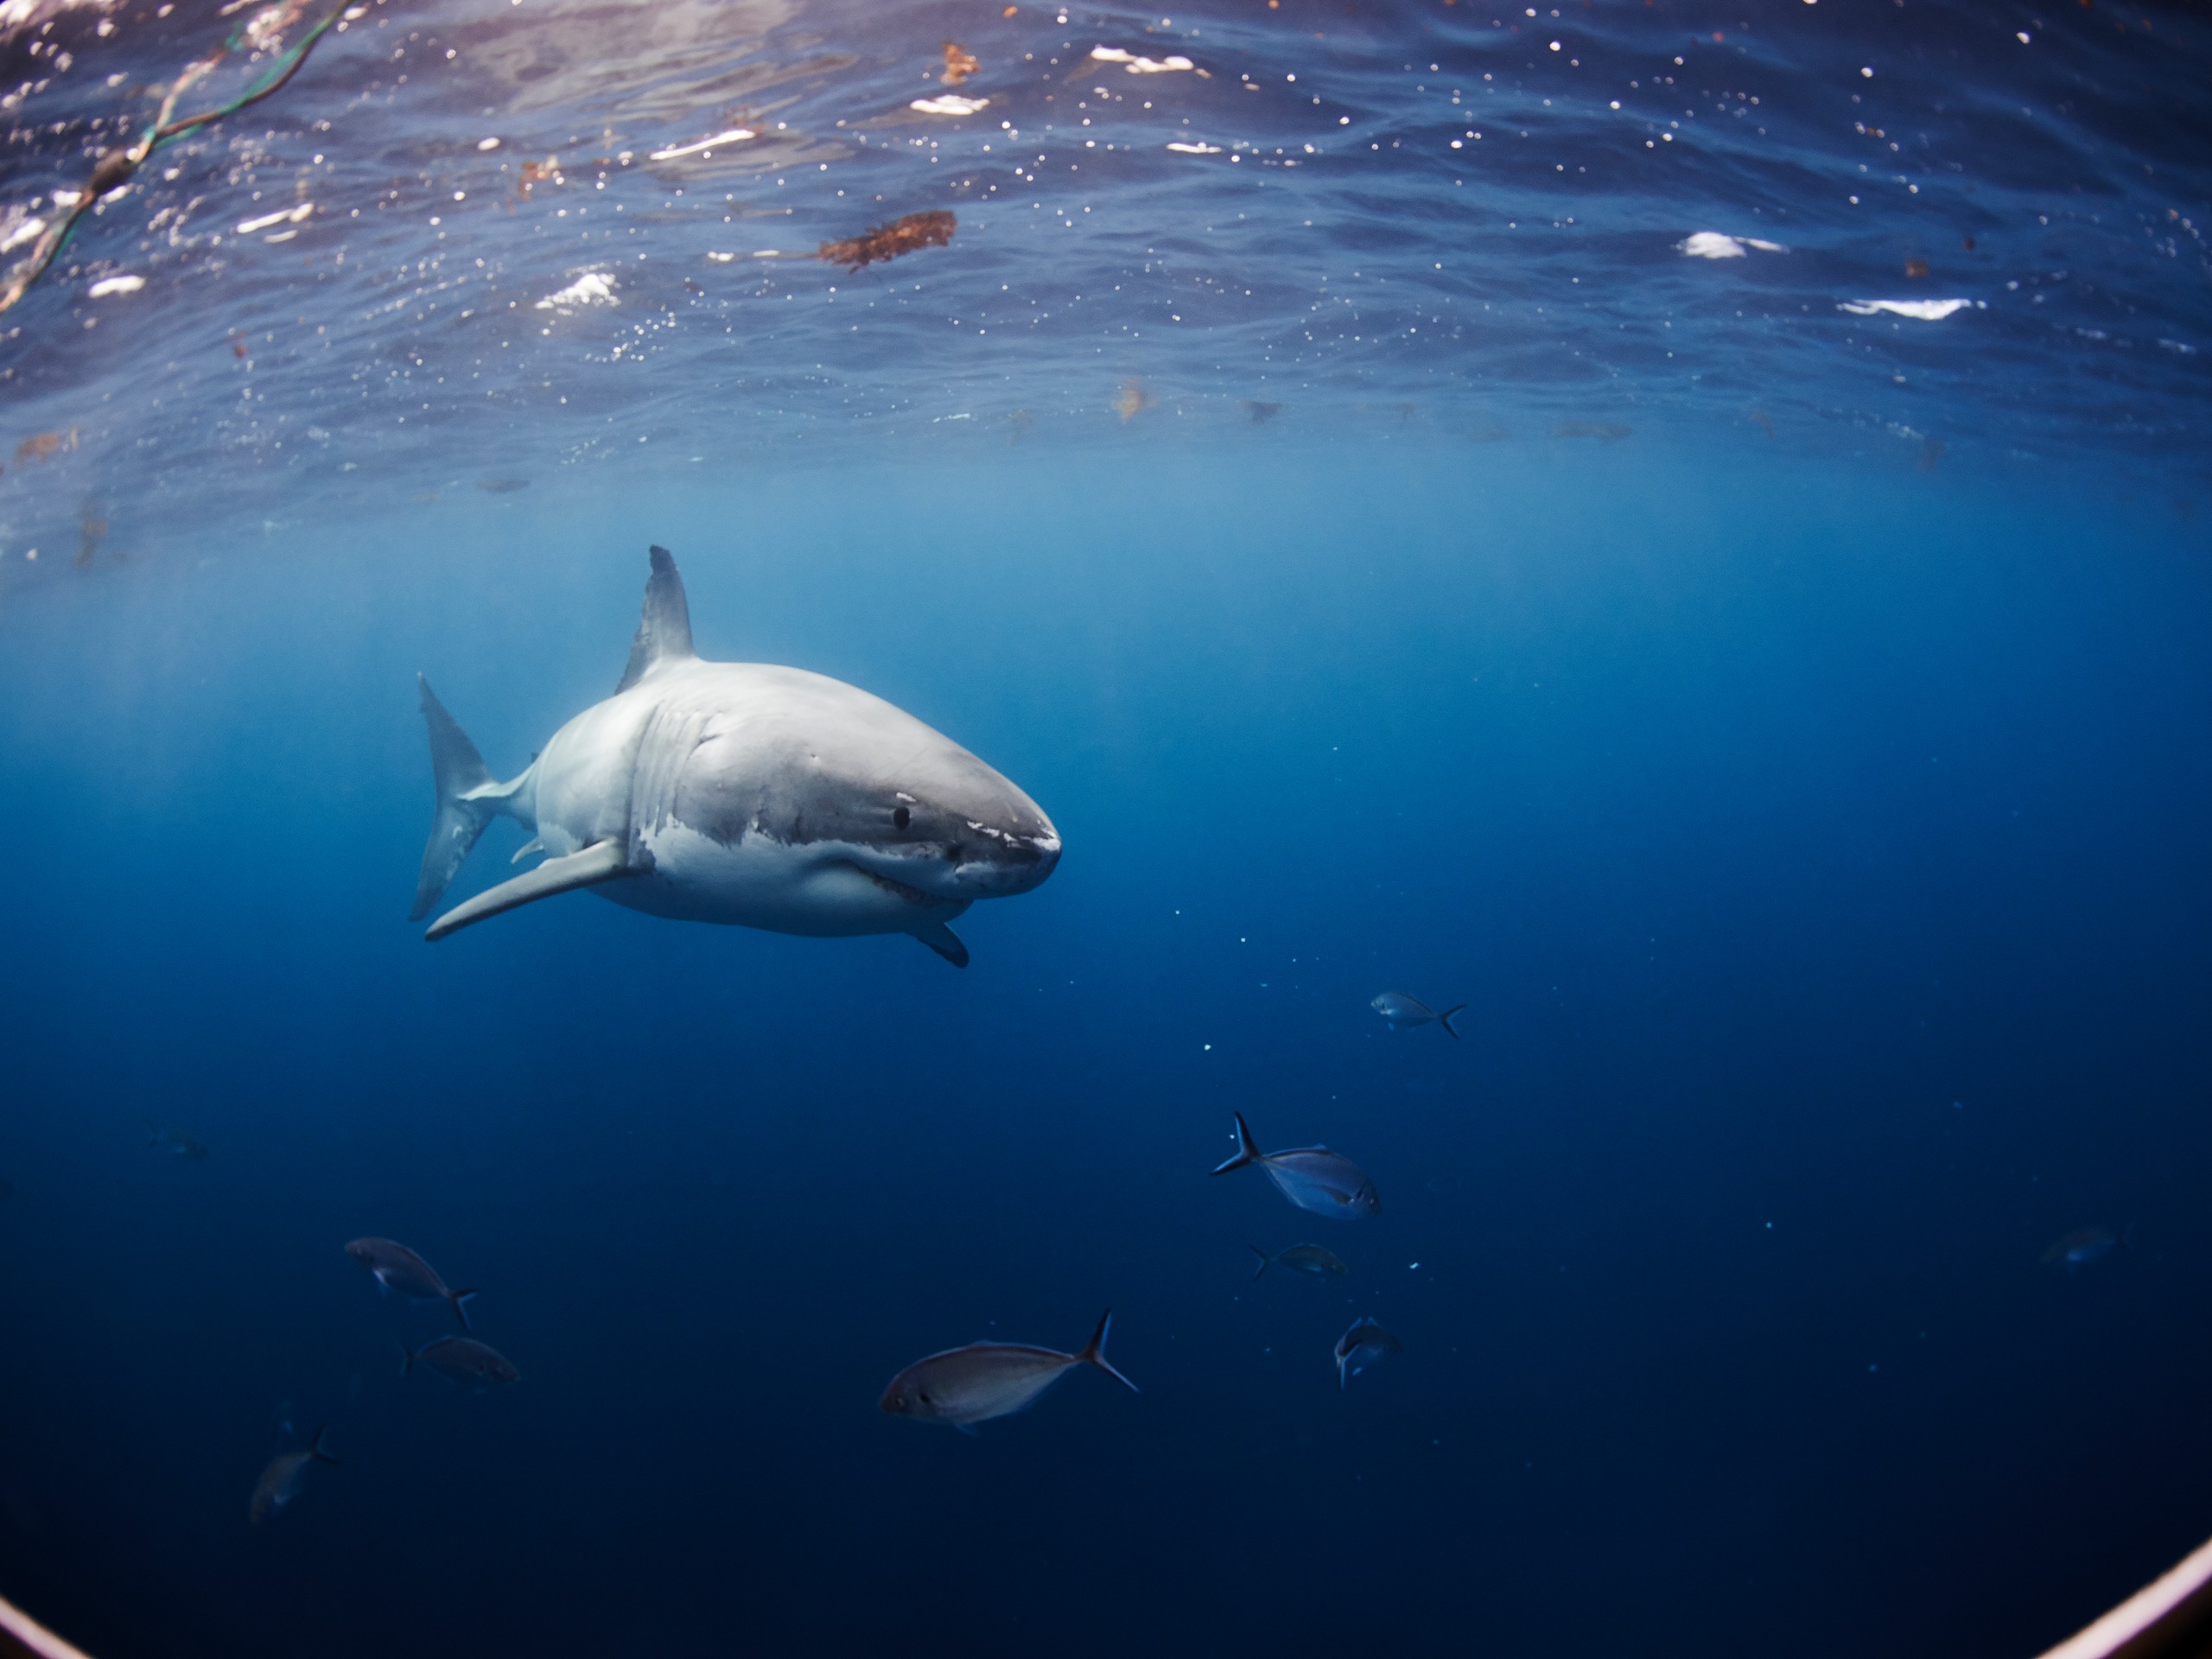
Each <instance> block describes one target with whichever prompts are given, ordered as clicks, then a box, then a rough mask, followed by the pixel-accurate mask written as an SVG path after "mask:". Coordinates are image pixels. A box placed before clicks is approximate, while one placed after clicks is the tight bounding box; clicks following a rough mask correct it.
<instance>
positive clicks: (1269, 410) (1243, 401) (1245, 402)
mask: <svg viewBox="0 0 2212 1659" xmlns="http://www.w3.org/2000/svg"><path fill="white" fill-rule="evenodd" d="M1236 406H1237V408H1239V409H1241V410H1243V411H1244V412H1245V413H1246V414H1247V415H1249V416H1251V417H1252V424H1253V425H1255V426H1265V425H1266V424H1267V423H1268V422H1269V421H1272V420H1273V419H1274V417H1275V416H1278V415H1280V414H1281V413H1282V405H1281V404H1263V403H1262V402H1261V401H1260V400H1259V399H1258V398H1257V397H1244V398H1240V399H1239V400H1238V401H1237V404H1236Z"/></svg>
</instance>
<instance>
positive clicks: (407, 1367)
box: [399, 1342, 415, 1376]
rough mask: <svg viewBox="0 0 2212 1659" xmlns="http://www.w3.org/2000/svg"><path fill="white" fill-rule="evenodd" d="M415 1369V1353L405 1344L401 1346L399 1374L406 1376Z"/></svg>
mask: <svg viewBox="0 0 2212 1659" xmlns="http://www.w3.org/2000/svg"><path fill="white" fill-rule="evenodd" d="M414 1369H415V1351H414V1350H413V1349H412V1348H410V1347H409V1346H408V1345H407V1344H405V1343H404V1342H403V1343H401V1344H399V1374H400V1376H406V1375H407V1373H408V1372H410V1371H411V1370H414Z"/></svg>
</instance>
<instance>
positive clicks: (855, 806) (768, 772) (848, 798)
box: [409, 547, 1060, 968]
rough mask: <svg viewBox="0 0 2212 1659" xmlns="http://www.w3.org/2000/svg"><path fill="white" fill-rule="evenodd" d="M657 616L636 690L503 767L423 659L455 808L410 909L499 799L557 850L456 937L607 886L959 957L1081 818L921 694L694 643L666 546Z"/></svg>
mask: <svg viewBox="0 0 2212 1659" xmlns="http://www.w3.org/2000/svg"><path fill="white" fill-rule="evenodd" d="M416 680H417V683H418V684H419V685H420V686H421V688H422V693H423V720H424V721H425V722H426V723H427V724H428V725H429V730H430V765H431V768H432V770H433V772H435V776H436V781H437V792H438V807H437V817H436V819H435V822H434V823H432V825H431V828H430V840H429V845H428V846H427V847H425V848H424V849H423V874H422V879H421V880H419V881H418V882H417V883H416V888H415V907H414V909H413V910H412V911H410V912H409V914H410V917H411V918H413V919H415V920H416V921H420V920H421V919H422V918H423V917H425V916H427V915H429V913H430V910H431V908H432V906H435V904H436V903H437V901H438V898H439V895H440V894H442V893H444V891H445V889H446V884H447V883H448V882H449V881H451V880H453V878H454V874H455V872H457V871H458V870H459V869H460V868H461V861H463V860H464V859H466V858H467V856H468V853H469V849H471V848H473V847H474V846H475V844H476V839H477V837H478V836H480V835H482V834H483V833H484V828H485V826H486V824H488V823H491V821H492V820H493V818H495V817H510V818H513V819H515V820H516V821H517V822H518V823H521V824H523V825H524V827H525V828H526V829H529V830H530V831H531V841H530V842H528V844H526V845H525V846H524V848H523V849H522V851H521V852H518V853H517V854H516V855H515V859H516V861H518V862H519V861H521V860H522V859H523V858H524V857H525V856H527V855H531V854H533V853H541V854H543V855H544V860H545V861H544V862H543V863H542V864H539V865H538V866H537V868H534V869H531V870H529V871H527V872H525V873H524V874H521V875H518V876H516V877H514V878H513V879H512V880H507V881H502V882H501V883H499V886H497V887H492V888H489V889H487V890H486V891H485V892H483V893H478V894H477V895H476V896H475V897H474V899H467V900H466V901H465V902H463V903H461V904H459V905H456V906H454V908H453V909H451V910H449V911H448V912H446V913H445V914H444V915H442V916H441V917H439V918H437V920H436V921H435V922H433V923H431V924H430V927H429V931H428V932H426V933H425V934H424V935H423V937H424V938H427V939H442V938H445V936H446V935H447V934H448V933H451V932H454V931H457V930H458V929H461V928H464V927H467V926H468V925H471V924H472V923H475V922H480V921H483V920H484V919H485V918H487V917H492V916H497V915H499V914H500V913H501V912H504V911H510V910H512V909H514V908H515V907H516V906H518V905H526V904H529V903H531V901H532V900H534V899H546V898H550V897H551V896H552V895H553V894H555V893H569V892H572V891H575V890H576V889H578V888H582V887H589V888H591V889H592V890H593V891H594V892H595V893H599V894H600V895H601V897H603V898H607V899H613V900H614V902H615V903H617V904H619V905H627V906H630V908H632V910H642V911H645V912H648V913H650V914H652V915H655V916H665V917H671V918H677V919H678V920H683V921H695V922H726V923H733V924H735V925H738V926H741V927H758V928H765V929H766V930H767V931H770V932H774V933H802V934H810V935H813V936H816V937H823V938H842V937H849V936H852V935H856V934H864V933H911V934H912V935H913V936H914V937H915V938H918V939H919V940H920V941H921V942H922V943H923V944H926V945H927V946H929V948H930V949H931V950H934V951H936V952H937V953H938V955H939V956H941V957H944V959H945V960H946V961H947V962H949V963H952V964H953V966H955V967H956V968H964V967H966V966H967V965H968V948H967V946H965V945H963V944H961V942H960V940H959V938H957V936H956V935H955V934H954V932H953V931H952V929H951V928H950V926H949V925H948V924H949V923H950V922H951V920H952V919H953V918H955V917H957V916H958V915H959V914H960V913H961V912H963V911H964V910H966V909H967V908H968V906H969V905H971V904H973V903H974V902H975V901H976V899H1003V898H1007V897H1008V896H1010V895H1012V894H1014V893H1027V892H1028V891H1029V890H1030V889H1031V888H1032V887H1036V886H1037V885H1038V884H1039V883H1040V882H1041V881H1043V880H1045V878H1046V876H1048V875H1050V874H1052V867H1053V866H1054V865H1055V864H1057V863H1058V862H1059V858H1060V837H1059V833H1058V831H1057V830H1055V829H1053V828H1052V820H1051V819H1050V818H1047V817H1046V816H1045V814H1044V812H1043V811H1042V810H1039V807H1038V805H1037V803H1036V802H1034V801H1033V800H1031V799H1030V798H1029V797H1028V796H1027V795H1025V794H1023V793H1022V792H1021V791H1020V789H1018V788H1016V787H1015V786H1014V784H1013V783H1011V782H1010V781H1008V780H1007V779H1006V778H1004V777H1002V776H1001V775H1000V774H999V773H998V772H995V771H993V770H992V769H991V768H990V767H989V766H985V765H984V764H983V762H982V761H981V760H977V759H976V757H975V756H974V755H972V754H970V753H969V752H968V751H967V750H965V749H963V748H962V747H960V746H959V745H958V744H957V743H955V742H954V741H952V740H951V739H950V738H949V737H946V736H944V734H942V733H939V732H937V731H934V730H932V729H931V728H929V727H927V726H925V725H924V724H923V723H922V722H921V721H918V720H917V719H915V718H914V717H913V716H912V715H910V714H908V713H906V710H904V709H897V708H894V707H893V706H892V705H891V704H890V703H887V702H884V701H883V699H882V698H880V697H876V696H869V695H868V693H867V692H865V691H863V690H860V689H859V688H858V687H857V686H851V685H847V684H846V683H844V682H843V681H842V680H833V679H830V678H829V677H827V676H825V675H821V674H810V673H808V672H807V671H805V670H804V669H798V668H777V667H773V666H771V665H769V664H763V663H710V662H706V661H703V660H702V659H701V658H700V657H699V655H698V653H697V652H695V651H694V650H693V649H692V648H691V611H690V604H689V602H688V601H686V600H685V598H684V594H683V578H682V577H681V576H680V575H677V569H676V561H675V559H674V558H673V557H671V556H670V554H669V551H668V550H667V549H666V548H663V547H656V548H654V549H653V550H652V575H651V576H650V577H649V578H648V579H647V581H646V582H645V613H644V615H643V616H642V617H641V618H640V619H639V622H638V632H637V637H636V639H633V640H632V643H631V645H630V663H629V666H628V668H627V669H626V670H625V671H624V672H623V675H622V683H621V684H620V685H619V686H617V687H616V688H615V690H614V695H613V696H611V697H609V698H607V700H606V701H605V702H596V703H594V704H593V705H592V706H591V707H590V708H588V709H585V710H584V711H583V712H582V714H580V715H576V716H575V718H574V719H573V720H571V721H569V723H568V724H567V725H565V726H563V727H562V728H561V729H560V730H559V731H557V732H556V733H554V734H553V735H552V737H551V738H550V740H549V741H547V743H546V745H545V747H544V748H543V750H541V751H540V752H539V753H538V755H537V759H536V760H532V761H531V764H530V766H529V767H528V769H527V770H525V771H524V772H523V773H522V775H521V776H520V777H518V778H516V779H513V780H512V782H508V783H504V784H503V783H500V782H499V781H498V780H497V779H494V778H493V776H492V773H491V772H490V771H489V770H488V769H487V768H486V766H485V765H484V760H483V757H482V756H481V755H480V754H479V753H477V752H476V746H475V745H474V743H472V742H470V741H468V736H467V734H466V733H465V732H463V731H462V730H461V727H460V726H459V725H458V724H457V723H456V722H455V721H454V718H453V716H452V715H448V713H447V712H446V711H445V708H444V706H443V705H442V703H440V702H438V700H437V698H436V696H435V695H433V693H432V692H431V690H430V684H429V681H428V680H427V679H423V677H421V676H419V675H418V676H417V677H416Z"/></svg>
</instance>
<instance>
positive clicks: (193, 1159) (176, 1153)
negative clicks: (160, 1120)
mask: <svg viewBox="0 0 2212 1659" xmlns="http://www.w3.org/2000/svg"><path fill="white" fill-rule="evenodd" d="M146 1144H147V1145H148V1146H149V1147H160V1148H161V1149H162V1151H163V1152H166V1153H168V1154H169V1156H170V1157H172V1158H181V1159H183V1160H185V1161H186V1162H187V1163H191V1164H196V1163H198V1162H199V1161H200V1160H201V1159H202V1158H205V1157H206V1156H207V1147H203V1146H201V1145H200V1142H199V1141H195V1140H194V1139H193V1138H192V1137H191V1136H190V1135H187V1134H186V1133H185V1132H184V1131H183V1130H182V1129H163V1128H156V1127H155V1126H154V1125H153V1124H151V1123H149V1124H147V1125H146Z"/></svg>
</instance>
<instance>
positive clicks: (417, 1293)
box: [346, 1238, 476, 1331]
mask: <svg viewBox="0 0 2212 1659" xmlns="http://www.w3.org/2000/svg"><path fill="white" fill-rule="evenodd" d="M346 1255H350V1256H352V1257H353V1260H355V1261H356V1262H359V1263H360V1264H361V1265H362V1266H363V1267H364V1268H367V1269H368V1272H369V1276H370V1277H371V1278H372V1279H374V1280H375V1281H377V1284H378V1287H380V1288H381V1289H383V1290H385V1291H387V1292H390V1291H397V1292H398V1293H399V1294H401V1295H402V1296H404V1297H407V1298H408V1299H409V1300H411V1301H417V1302H446V1303H448V1304H450V1305H451V1306H452V1308H453V1312H454V1318H455V1319H459V1320H460V1321H461V1329H462V1330H464V1331H466V1330H467V1329H468V1310H467V1308H466V1307H464V1306H461V1304H462V1303H464V1302H466V1301H467V1300H468V1299H469V1298H470V1297H472V1296H474V1294H476V1293H475V1292H474V1291H473V1290H454V1289H451V1288H449V1287H448V1286H447V1284H446V1281H444V1280H442V1279H441V1278H439V1277H438V1274H437V1269H435V1268H433V1267H431V1265H430V1264H429V1262H425V1261H424V1260H423V1258H422V1257H421V1256H419V1255H416V1254H415V1252H414V1251H412V1250H410V1249H408V1248H407V1247H406V1246H405V1245H404V1244H402V1243H399V1242H398V1241H397V1240H396V1239H390V1238H357V1239H355V1240H354V1241H353V1243H350V1244H348V1245H347V1246H346Z"/></svg>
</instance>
